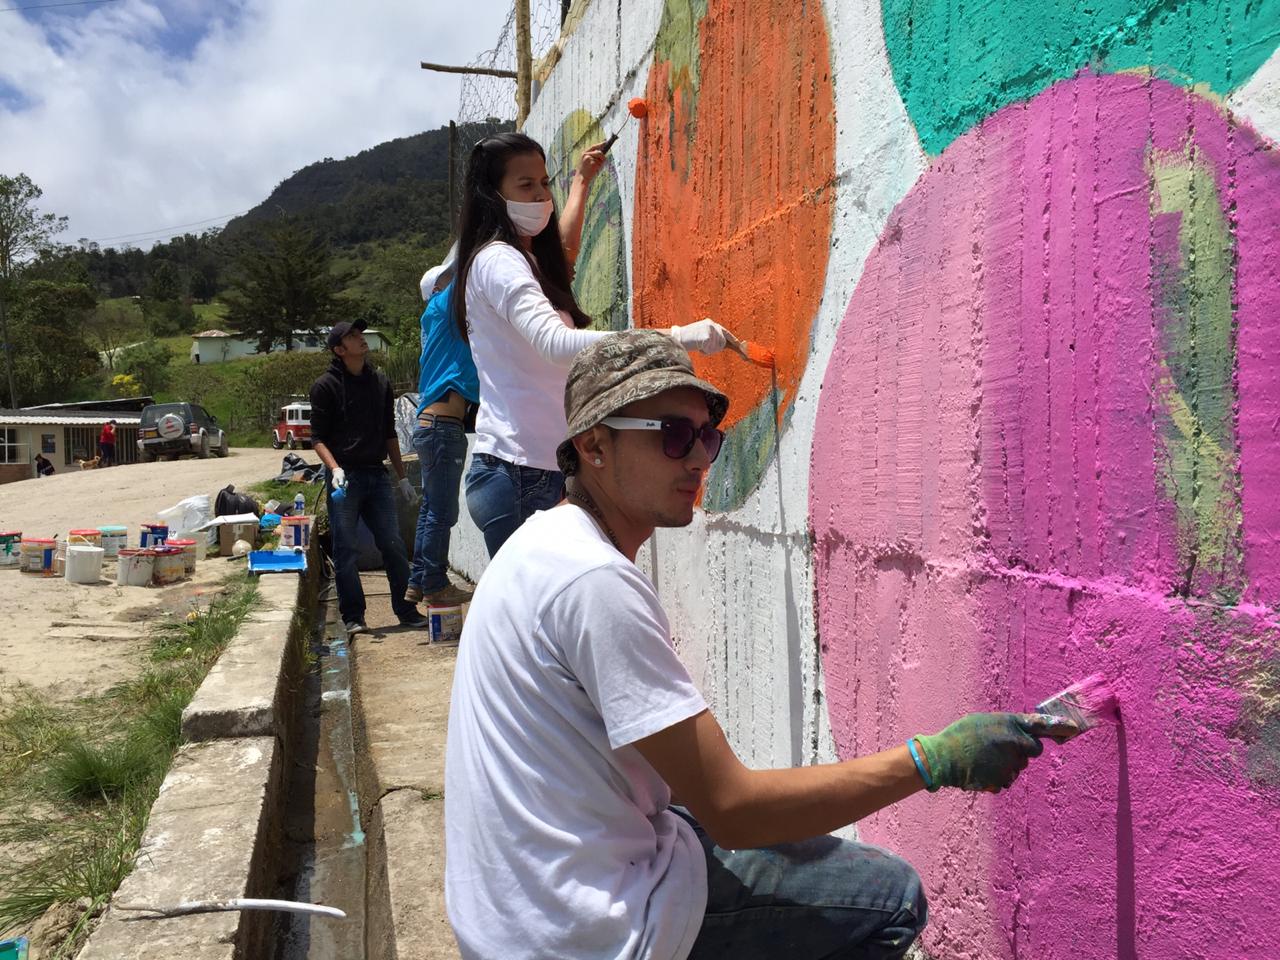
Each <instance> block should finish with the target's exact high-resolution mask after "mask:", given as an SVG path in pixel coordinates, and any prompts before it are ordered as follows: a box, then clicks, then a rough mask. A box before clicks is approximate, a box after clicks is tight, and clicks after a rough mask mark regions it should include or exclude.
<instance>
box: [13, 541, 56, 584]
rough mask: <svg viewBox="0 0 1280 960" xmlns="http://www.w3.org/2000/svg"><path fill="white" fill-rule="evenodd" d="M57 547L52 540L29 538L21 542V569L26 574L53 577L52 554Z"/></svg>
mask: <svg viewBox="0 0 1280 960" xmlns="http://www.w3.org/2000/svg"><path fill="white" fill-rule="evenodd" d="M57 548H58V545H57V543H55V542H54V541H53V540H44V539H41V538H39V537H30V538H27V539H24V540H23V541H22V569H23V571H24V572H26V573H39V574H43V575H44V576H46V577H51V576H53V554H54V552H55V551H56V550H57Z"/></svg>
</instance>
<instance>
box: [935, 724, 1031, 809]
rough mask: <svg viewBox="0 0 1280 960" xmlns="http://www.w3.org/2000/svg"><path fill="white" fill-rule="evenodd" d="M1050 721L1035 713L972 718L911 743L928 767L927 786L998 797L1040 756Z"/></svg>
mask: <svg viewBox="0 0 1280 960" xmlns="http://www.w3.org/2000/svg"><path fill="white" fill-rule="evenodd" d="M1052 723H1053V718H1052V717H1045V716H1042V715H1041V714H1038V713H971V714H969V715H968V716H967V717H961V718H960V719H959V720H957V721H956V722H955V723H953V724H951V726H949V727H947V728H946V729H945V730H943V731H942V732H941V733H935V734H934V735H933V736H931V737H929V736H918V737H913V738H912V739H913V740H915V741H916V743H917V744H919V747H920V750H921V752H922V753H923V754H924V759H925V761H926V763H927V766H928V772H929V776H928V778H927V779H926V781H925V786H927V787H928V788H929V792H930V793H933V792H934V791H936V790H938V789H939V788H940V787H959V788H960V789H961V790H988V791H992V792H997V793H998V792H999V791H1001V790H1003V789H1004V788H1006V787H1008V786H1009V785H1010V784H1012V783H1013V781H1014V780H1016V779H1017V778H1018V774H1019V773H1021V772H1022V771H1023V769H1024V768H1025V767H1026V765H1027V761H1028V760H1029V759H1030V758H1031V757H1038V756H1040V753H1041V751H1043V750H1044V744H1043V743H1041V742H1040V741H1039V740H1038V739H1037V738H1038V737H1042V736H1046V735H1047V734H1048V733H1049V731H1050V729H1051V728H1052Z"/></svg>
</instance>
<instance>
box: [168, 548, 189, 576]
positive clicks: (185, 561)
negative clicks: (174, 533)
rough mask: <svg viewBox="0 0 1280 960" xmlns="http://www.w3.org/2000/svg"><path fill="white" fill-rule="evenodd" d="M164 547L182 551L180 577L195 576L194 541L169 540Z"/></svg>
mask: <svg viewBox="0 0 1280 960" xmlns="http://www.w3.org/2000/svg"><path fill="white" fill-rule="evenodd" d="M165 546H168V547H177V548H178V549H179V550H181V551H182V575H183V576H184V577H194V576H195V574H196V542H195V541H194V540H170V541H168V542H167V543H166V544H165Z"/></svg>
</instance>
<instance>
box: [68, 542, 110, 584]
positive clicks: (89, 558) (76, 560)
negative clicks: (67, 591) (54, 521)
mask: <svg viewBox="0 0 1280 960" xmlns="http://www.w3.org/2000/svg"><path fill="white" fill-rule="evenodd" d="M105 553H106V551H105V550H103V549H102V548H101V547H94V546H90V545H89V544H84V543H73V544H71V545H70V546H69V547H67V582H68V583H97V582H98V581H99V580H101V579H102V557H103V555H104V554H105Z"/></svg>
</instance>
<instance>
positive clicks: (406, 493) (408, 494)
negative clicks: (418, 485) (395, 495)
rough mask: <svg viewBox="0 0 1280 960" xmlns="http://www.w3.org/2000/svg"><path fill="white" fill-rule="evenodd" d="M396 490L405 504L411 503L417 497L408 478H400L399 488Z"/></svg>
mask: <svg viewBox="0 0 1280 960" xmlns="http://www.w3.org/2000/svg"><path fill="white" fill-rule="evenodd" d="M398 489H399V491H400V496H401V497H402V498H403V499H404V502H405V503H413V502H414V501H415V500H417V499H418V495H417V493H415V492H414V489H413V484H411V483H410V482H409V478H408V477H401V478H400V486H399V488H398Z"/></svg>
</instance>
